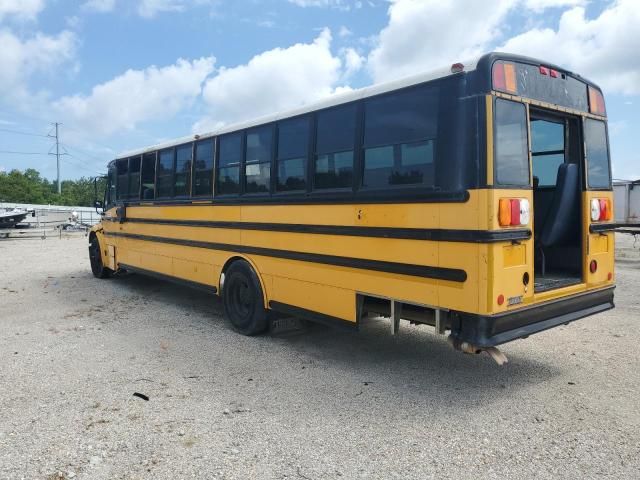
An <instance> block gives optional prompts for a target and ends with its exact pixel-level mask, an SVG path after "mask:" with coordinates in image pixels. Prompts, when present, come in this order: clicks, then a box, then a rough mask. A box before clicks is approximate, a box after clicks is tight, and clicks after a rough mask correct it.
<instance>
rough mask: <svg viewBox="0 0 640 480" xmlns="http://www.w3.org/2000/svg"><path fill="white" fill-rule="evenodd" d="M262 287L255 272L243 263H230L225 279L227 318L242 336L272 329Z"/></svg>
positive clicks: (224, 294) (223, 296)
mask: <svg viewBox="0 0 640 480" xmlns="http://www.w3.org/2000/svg"><path fill="white" fill-rule="evenodd" d="M263 298H264V296H263V294H262V287H261V286H260V281H259V280H258V276H257V275H256V272H254V271H253V268H251V266H250V265H249V264H248V263H247V262H245V261H244V260H237V261H235V262H233V263H232V264H231V266H230V267H229V269H228V270H227V272H226V273H225V276H224V284H223V287H222V304H223V306H224V316H225V318H226V319H227V320H228V321H229V323H231V326H232V327H233V329H234V330H235V331H236V332H238V333H241V334H243V335H258V334H260V333H262V332H264V331H265V330H266V329H267V327H268V326H269V324H268V321H267V311H266V309H265V308H264V304H263V303H262V302H263Z"/></svg>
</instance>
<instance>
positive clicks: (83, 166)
mask: <svg viewBox="0 0 640 480" xmlns="http://www.w3.org/2000/svg"><path fill="white" fill-rule="evenodd" d="M67 156H68V157H71V158H75V159H77V160H81V159H80V158H78V157H76V156H75V155H71V154H70V153H68V154H67ZM66 161H67V162H69V163H71V164H73V165H74V166H75V167H78V168H80V169H82V170H84V171H86V172H91V173H97V174H100V172H99V171H98V170H94V169H92V168H90V167H86V166H85V165H82V164H80V163H78V162H72V161H71V160H68V159H67V160H66Z"/></svg>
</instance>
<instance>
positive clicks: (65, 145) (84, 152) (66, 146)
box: [61, 143, 106, 162]
mask: <svg viewBox="0 0 640 480" xmlns="http://www.w3.org/2000/svg"><path fill="white" fill-rule="evenodd" d="M61 145H62V148H64V149H65V150H66V149H67V148H68V149H71V150H76V151H77V152H78V153H81V154H82V155H84V156H87V157H89V158H93V159H94V160H98V161H99V162H106V160H105V159H104V158H99V157H96V156H95V155H93V154H91V153H89V152H87V151H86V150H83V149H81V148H79V147H72V146H71V145H67V144H65V143H63V144H61ZM69 155H71V154H69Z"/></svg>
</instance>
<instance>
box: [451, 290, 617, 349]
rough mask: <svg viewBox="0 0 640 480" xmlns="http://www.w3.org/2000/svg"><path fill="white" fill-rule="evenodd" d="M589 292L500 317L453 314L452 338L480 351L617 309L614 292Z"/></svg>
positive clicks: (502, 314) (500, 315) (499, 315)
mask: <svg viewBox="0 0 640 480" xmlns="http://www.w3.org/2000/svg"><path fill="white" fill-rule="evenodd" d="M614 288H615V287H608V288H605V289H602V290H596V291H591V292H585V293H581V294H577V295H572V296H570V297H566V298H561V299H558V300H552V301H549V302H546V303H540V304H536V305H533V306H531V307H526V308H522V309H519V310H515V311H512V312H507V313H501V314H498V315H475V314H470V313H462V312H460V313H457V314H454V315H452V319H451V320H452V324H451V327H452V328H451V337H452V339H454V340H456V341H458V342H467V343H469V344H471V345H473V346H475V347H478V348H488V347H494V346H496V345H501V344H503V343H507V342H510V341H512V340H517V339H519V338H526V337H528V336H529V335H533V334H534V333H538V332H542V331H544V330H548V329H550V328H554V327H557V326H559V325H566V324H568V323H570V322H573V321H575V320H578V319H580V318H584V317H588V316H590V315H595V314H596V313H600V312H604V311H606V310H610V309H612V308H614V303H613V290H614Z"/></svg>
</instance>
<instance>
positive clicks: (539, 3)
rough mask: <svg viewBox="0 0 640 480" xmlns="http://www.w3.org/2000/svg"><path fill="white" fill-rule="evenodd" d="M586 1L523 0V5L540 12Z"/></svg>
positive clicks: (574, 5) (573, 5)
mask: <svg viewBox="0 0 640 480" xmlns="http://www.w3.org/2000/svg"><path fill="white" fill-rule="evenodd" d="M586 3H587V0H525V2H524V5H525V7H526V8H528V9H529V10H533V11H534V12H541V11H543V10H546V9H548V8H560V7H577V6H580V5H585V4H586Z"/></svg>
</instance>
